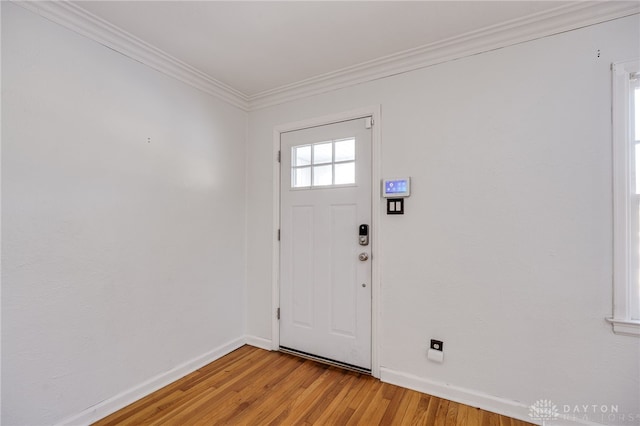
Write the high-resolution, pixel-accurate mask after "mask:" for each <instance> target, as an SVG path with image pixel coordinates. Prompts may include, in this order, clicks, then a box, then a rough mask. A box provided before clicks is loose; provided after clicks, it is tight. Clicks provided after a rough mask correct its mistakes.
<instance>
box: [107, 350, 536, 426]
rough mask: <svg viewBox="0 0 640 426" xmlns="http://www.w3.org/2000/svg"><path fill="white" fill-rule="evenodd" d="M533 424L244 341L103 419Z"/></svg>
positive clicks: (175, 422)
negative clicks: (244, 342) (257, 346)
mask: <svg viewBox="0 0 640 426" xmlns="http://www.w3.org/2000/svg"><path fill="white" fill-rule="evenodd" d="M145 424H146V425H160V424H162V425H436V426H453V425H469V426H475V425H478V426H524V425H527V424H528V423H526V422H522V421H520V420H514V419H510V418H508V417H504V416H501V415H498V414H494V413H490V412H487V411H483V410H480V409H478V408H472V407H469V406H466V405H463V404H458V403H455V402H450V401H447V400H445V399H440V398H436V397H434V396H429V395H425V394H422V393H419V392H415V391H412V390H408V389H404V388H401V387H398V386H394V385H390V384H387V383H382V382H380V381H379V380H377V379H375V378H373V377H370V376H367V375H363V374H359V373H354V372H350V371H345V370H342V369H339V368H336V367H330V366H327V365H324V364H320V363H317V362H315V361H310V360H306V359H302V358H298V357H295V356H292V355H288V354H283V353H279V352H269V351H265V350H262V349H257V348H254V347H251V346H243V347H241V348H240V349H237V350H236V351H234V352H232V353H230V354H229V355H227V356H225V357H223V358H221V359H219V360H217V361H215V362H213V363H211V364H209V365H206V366H204V367H202V368H201V369H199V370H197V371H195V372H193V373H191V374H190V375H188V376H186V377H184V378H182V379H180V380H178V381H176V382H174V383H172V384H170V385H168V386H166V387H164V388H162V389H160V390H158V391H157V392H154V393H153V394H151V395H149V396H147V397H145V398H143V399H141V400H139V401H137V402H135V403H133V404H131V405H129V406H127V407H125V408H123V409H122V410H120V411H117V412H116V413H113V414H112V415H110V416H108V417H106V418H104V419H102V420H100V421H98V422H97V423H95V425H100V426H107V425H145Z"/></svg>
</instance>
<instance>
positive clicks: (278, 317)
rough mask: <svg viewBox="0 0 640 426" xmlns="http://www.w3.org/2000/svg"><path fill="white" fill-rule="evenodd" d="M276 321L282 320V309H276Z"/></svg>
mask: <svg viewBox="0 0 640 426" xmlns="http://www.w3.org/2000/svg"><path fill="white" fill-rule="evenodd" d="M276 319H280V308H278V309H276Z"/></svg>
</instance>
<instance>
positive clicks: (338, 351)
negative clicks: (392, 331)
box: [280, 118, 373, 370]
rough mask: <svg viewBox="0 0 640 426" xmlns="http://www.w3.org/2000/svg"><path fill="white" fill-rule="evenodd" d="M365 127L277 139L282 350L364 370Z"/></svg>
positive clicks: (361, 122) (363, 123)
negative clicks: (279, 186)
mask: <svg viewBox="0 0 640 426" xmlns="http://www.w3.org/2000/svg"><path fill="white" fill-rule="evenodd" d="M367 122H368V119H367V118H360V119H355V120H349V121H344V122H340V123H336V124H329V125H324V126H318V127H313V128H309V129H304V130H297V131H292V132H287V133H283V134H282V135H281V138H280V144H281V145H280V147H281V180H280V182H281V183H280V184H281V188H280V194H281V206H280V212H281V216H280V221H281V226H280V229H281V240H280V262H281V263H280V347H281V348H283V349H288V350H293V351H297V352H300V353H303V354H307V355H311V356H314V357H318V358H324V359H327V360H330V361H335V362H338V363H342V364H347V365H350V366H355V367H359V368H361V369H365V370H370V369H371V260H370V257H371V244H372V243H373V242H372V241H369V244H368V245H361V244H360V238H359V234H360V229H361V225H367V226H369V225H370V224H371V129H370V127H371V126H367ZM367 127H369V128H368V129H367ZM370 233H371V232H370V229H369V234H370Z"/></svg>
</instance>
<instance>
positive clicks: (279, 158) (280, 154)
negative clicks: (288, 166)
mask: <svg viewBox="0 0 640 426" xmlns="http://www.w3.org/2000/svg"><path fill="white" fill-rule="evenodd" d="M280 161H282V151H278V163H279V162H280Z"/></svg>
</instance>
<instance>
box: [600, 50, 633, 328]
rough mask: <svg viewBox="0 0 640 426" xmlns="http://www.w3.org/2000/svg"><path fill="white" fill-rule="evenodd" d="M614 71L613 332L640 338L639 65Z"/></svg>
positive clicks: (615, 67) (625, 65) (617, 66)
mask: <svg viewBox="0 0 640 426" xmlns="http://www.w3.org/2000/svg"><path fill="white" fill-rule="evenodd" d="M612 70H613V98H612V99H613V108H612V111H613V187H614V194H613V195H614V216H613V228H614V229H613V237H614V238H613V239H614V246H613V273H614V280H613V281H614V283H613V318H609V319H608V320H609V321H610V322H611V323H612V324H613V330H614V332H615V333H618V334H626V335H634V336H640V61H632V62H623V63H618V64H614V65H613V67H612Z"/></svg>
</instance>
